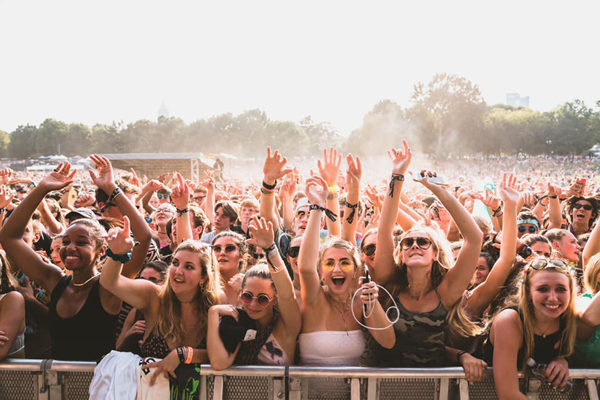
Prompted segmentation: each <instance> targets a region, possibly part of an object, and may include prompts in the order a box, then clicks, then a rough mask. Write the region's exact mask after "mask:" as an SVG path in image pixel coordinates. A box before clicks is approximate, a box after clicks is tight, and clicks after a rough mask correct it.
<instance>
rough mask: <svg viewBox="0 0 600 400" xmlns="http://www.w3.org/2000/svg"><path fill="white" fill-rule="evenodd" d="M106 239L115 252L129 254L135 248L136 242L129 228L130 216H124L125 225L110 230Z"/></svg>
mask: <svg viewBox="0 0 600 400" xmlns="http://www.w3.org/2000/svg"><path fill="white" fill-rule="evenodd" d="M106 241H107V242H108V247H110V250H111V251H112V252H113V253H114V254H127V253H129V252H130V251H131V250H133V246H134V242H133V239H132V238H131V230H130V229H129V218H127V217H123V227H122V228H118V227H116V228H112V229H111V230H110V231H109V232H108V236H107V237H106Z"/></svg>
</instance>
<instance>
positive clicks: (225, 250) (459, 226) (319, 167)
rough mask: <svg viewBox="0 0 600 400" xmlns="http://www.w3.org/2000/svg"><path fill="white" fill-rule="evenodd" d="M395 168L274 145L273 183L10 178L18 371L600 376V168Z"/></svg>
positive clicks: (8, 277)
mask: <svg viewBox="0 0 600 400" xmlns="http://www.w3.org/2000/svg"><path fill="white" fill-rule="evenodd" d="M388 158H389V161H388V163H387V166H386V167H380V168H379V167H378V168H377V169H374V168H371V169H370V170H369V171H368V172H367V171H363V164H362V162H361V159H360V158H358V157H354V156H352V155H348V156H347V157H346V158H345V161H346V168H345V171H343V170H342V159H343V156H342V155H341V154H339V153H338V152H337V151H336V150H335V149H328V150H324V151H323V158H322V159H319V160H315V161H316V162H314V165H313V170H311V172H310V175H309V174H305V175H304V176H303V175H302V174H301V173H300V172H299V171H298V169H296V168H294V167H293V166H291V165H288V161H287V159H286V158H285V157H284V156H283V155H281V154H280V153H279V152H278V151H276V150H275V151H272V150H271V149H267V155H266V158H265V160H264V164H263V176H262V179H261V177H256V178H255V179H253V180H246V181H244V180H241V179H235V180H234V179H230V180H228V179H227V178H225V179H224V181H223V182H217V183H215V180H213V179H212V178H211V177H210V175H209V176H208V177H207V178H206V179H205V180H204V181H202V182H192V181H189V180H186V179H185V178H184V177H183V176H182V175H181V174H180V173H177V172H176V173H174V174H173V175H172V176H161V177H139V176H137V174H136V172H135V171H133V170H131V171H120V172H115V171H114V170H113V168H112V166H111V163H110V161H109V160H108V159H107V158H105V157H103V156H101V155H91V156H90V160H91V163H92V164H93V168H91V169H90V171H89V175H87V174H86V175H84V173H83V172H78V171H75V170H73V169H72V168H71V165H70V164H69V163H66V162H65V163H61V164H60V165H59V166H58V167H57V168H56V169H55V170H54V171H53V172H51V173H48V174H47V175H45V176H39V175H36V176H34V175H31V174H28V173H24V172H22V173H17V172H14V171H12V170H10V169H3V170H0V184H1V185H2V186H1V188H0V220H1V222H2V228H1V230H0V244H1V246H2V252H1V253H0V262H1V271H0V359H3V358H7V357H8V358H18V357H26V358H35V359H45V358H53V359H59V360H73V361H99V360H101V359H102V357H103V356H105V355H106V354H107V353H109V352H111V350H117V351H121V352H132V353H135V354H138V355H140V356H141V357H153V358H154V359H156V362H153V363H150V364H148V366H147V367H148V368H150V369H155V370H156V372H155V373H154V374H155V375H157V376H158V375H163V376H166V377H168V376H171V377H174V376H175V375H176V370H177V368H178V367H179V366H180V365H186V364H194V363H210V364H211V366H212V368H213V369H215V370H221V369H226V368H229V367H230V366H232V365H256V364H262V365H309V366H369V367H442V366H452V365H460V366H462V367H463V368H464V371H465V374H466V378H467V380H469V382H475V381H478V380H480V379H482V378H483V376H484V375H485V371H486V369H487V367H493V374H494V379H495V383H496V389H497V393H498V396H499V397H500V398H526V397H524V395H522V394H521V393H520V391H519V381H518V371H519V370H522V369H524V370H527V368H528V367H527V365H528V362H529V363H530V364H531V360H535V363H537V364H545V365H547V367H546V369H545V374H546V378H547V381H548V382H549V383H550V384H552V385H553V386H554V387H557V388H561V387H562V388H564V387H566V386H567V385H568V384H569V383H568V380H569V368H583V367H585V368H599V367H600V330H599V329H598V325H600V300H599V296H600V295H598V292H599V291H600V224H597V223H596V221H597V217H598V212H599V209H600V202H599V200H600V198H597V197H595V196H596V194H597V185H596V182H595V176H596V173H597V171H596V167H595V166H593V165H591V164H588V163H585V162H579V161H578V160H570V161H569V160H562V159H560V160H559V161H558V162H557V163H555V164H553V159H552V158H543V159H538V160H535V159H533V160H534V161H532V159H525V160H519V159H516V160H513V161H512V163H511V166H510V167H508V166H507V162H506V161H505V160H504V161H503V160H502V159H489V160H462V161H454V164H455V167H454V168H452V163H453V162H451V161H443V162H441V161H438V162H435V163H434V164H433V165H434V166H435V167H436V168H437V169H438V170H437V171H436V172H434V171H429V170H425V169H420V168H416V167H414V166H411V165H412V164H414V163H415V162H414V160H413V156H412V152H411V149H410V147H409V146H408V144H407V143H406V142H403V143H402V147H400V148H396V149H391V150H390V151H389V152H388ZM383 168H386V169H383ZM367 176H368V177H369V178H368V179H366V178H365V177H367Z"/></svg>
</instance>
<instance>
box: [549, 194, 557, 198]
mask: <svg viewBox="0 0 600 400" xmlns="http://www.w3.org/2000/svg"><path fill="white" fill-rule="evenodd" d="M548 197H549V198H551V199H558V195H557V194H549V195H548Z"/></svg>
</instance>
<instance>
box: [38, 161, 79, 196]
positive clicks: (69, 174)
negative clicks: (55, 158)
mask: <svg viewBox="0 0 600 400" xmlns="http://www.w3.org/2000/svg"><path fill="white" fill-rule="evenodd" d="M75 173H77V171H76V170H73V171H71V164H69V163H68V162H64V163H60V164H58V167H56V169H55V170H54V171H53V172H51V173H50V175H47V176H46V177H45V178H44V179H42V180H41V181H40V182H39V183H38V187H40V188H42V189H43V190H44V191H47V192H51V191H53V190H59V189H62V188H64V187H65V186H67V185H69V184H71V183H72V182H73V177H74V176H75Z"/></svg>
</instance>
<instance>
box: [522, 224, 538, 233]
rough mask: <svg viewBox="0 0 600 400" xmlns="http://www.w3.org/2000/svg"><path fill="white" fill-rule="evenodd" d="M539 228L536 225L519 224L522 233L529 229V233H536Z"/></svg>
mask: <svg viewBox="0 0 600 400" xmlns="http://www.w3.org/2000/svg"><path fill="white" fill-rule="evenodd" d="M537 230H538V228H537V227H535V226H529V227H527V226H525V225H520V226H519V232H521V233H523V232H525V231H529V233H536V232H537Z"/></svg>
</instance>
